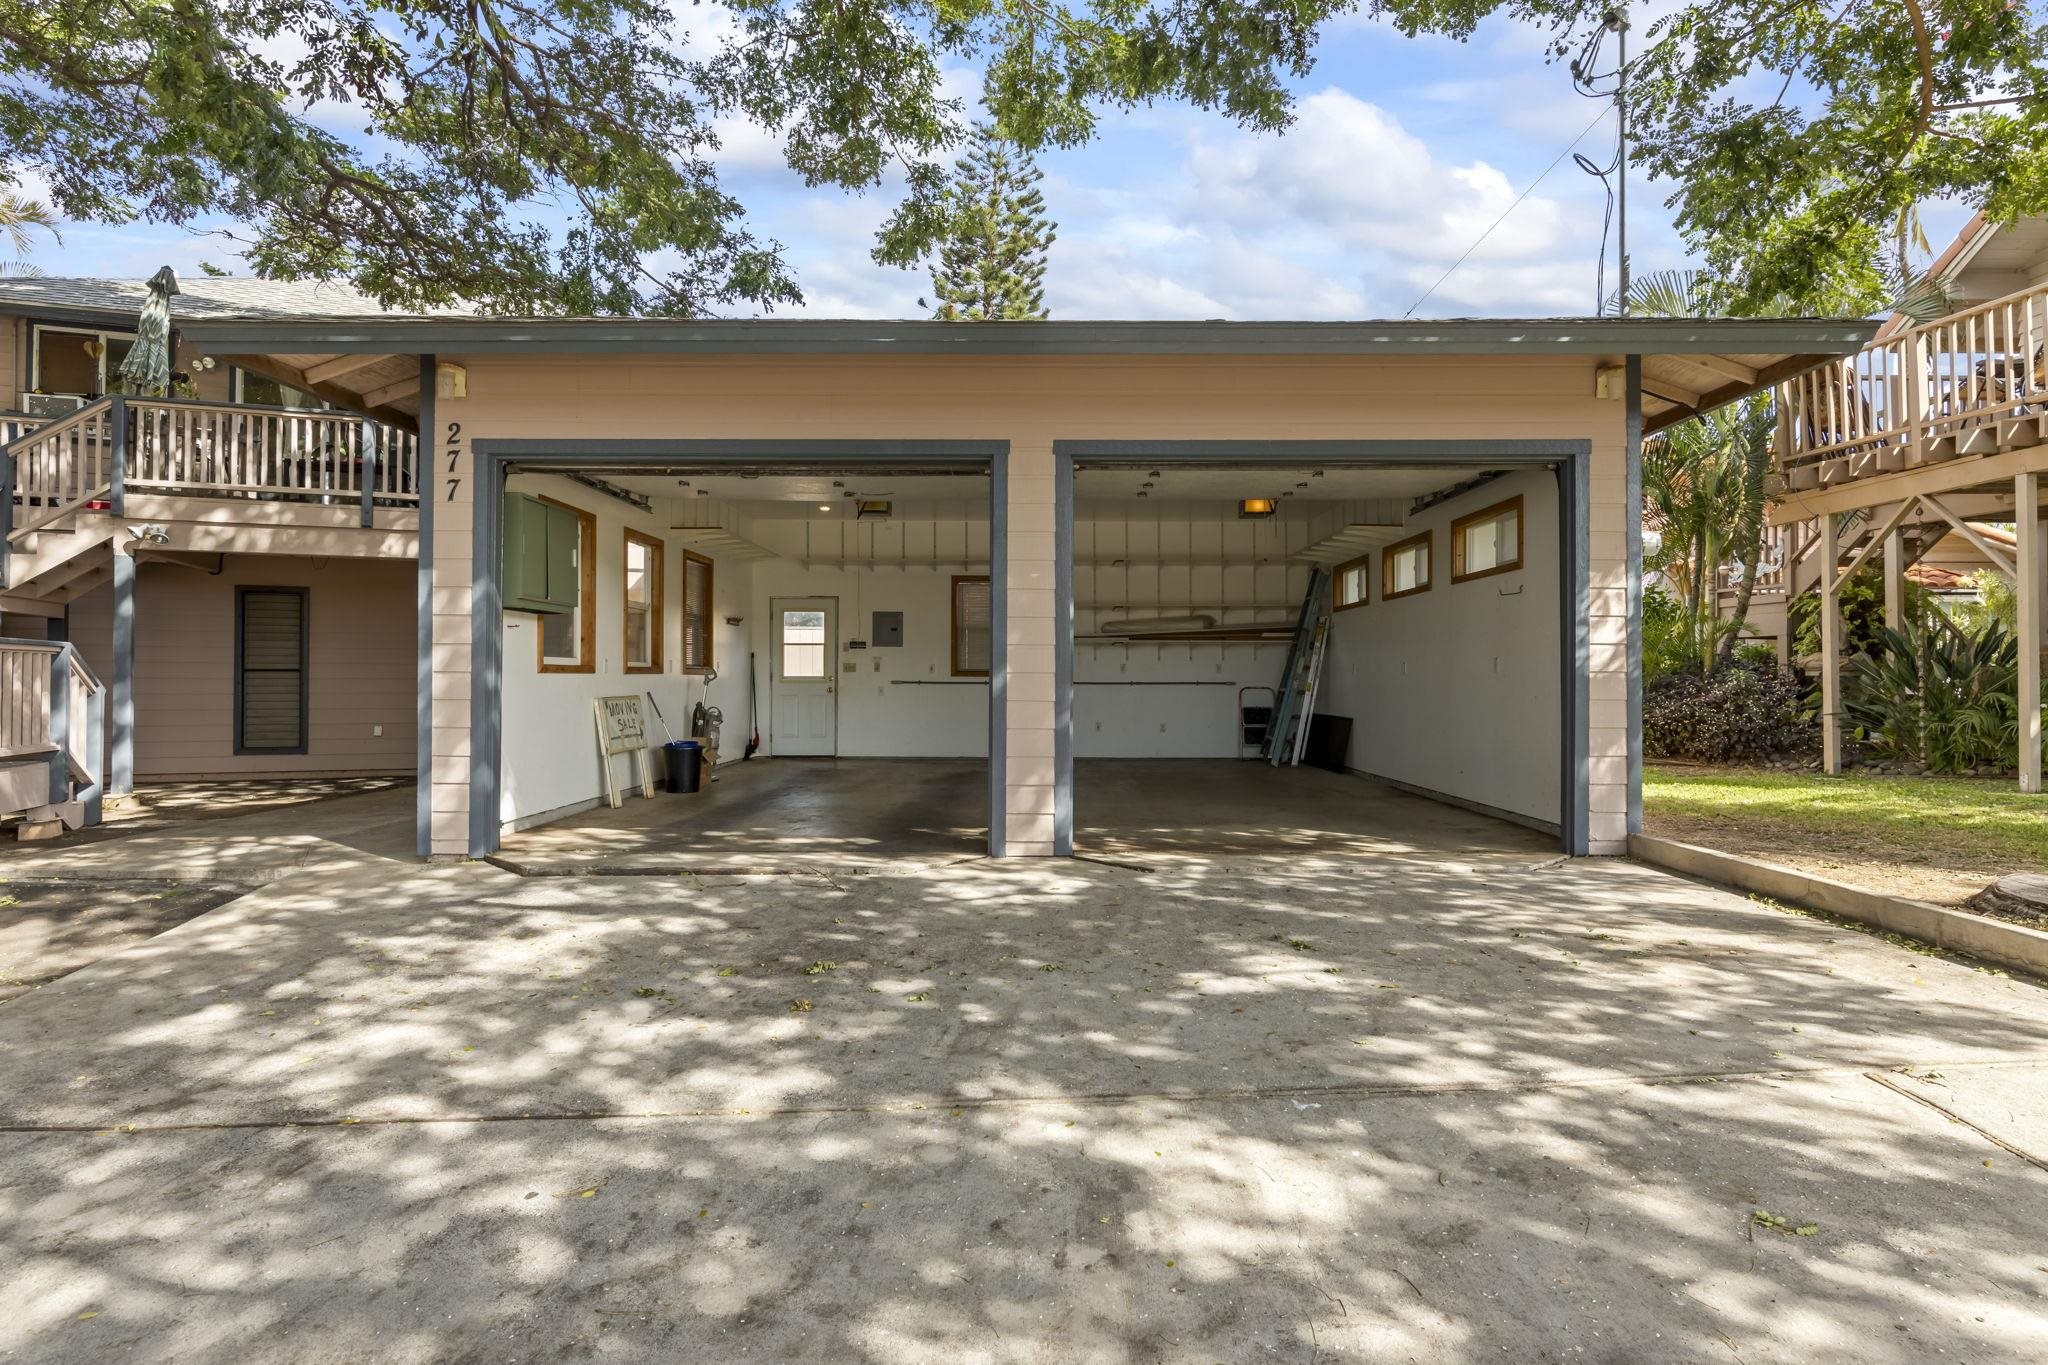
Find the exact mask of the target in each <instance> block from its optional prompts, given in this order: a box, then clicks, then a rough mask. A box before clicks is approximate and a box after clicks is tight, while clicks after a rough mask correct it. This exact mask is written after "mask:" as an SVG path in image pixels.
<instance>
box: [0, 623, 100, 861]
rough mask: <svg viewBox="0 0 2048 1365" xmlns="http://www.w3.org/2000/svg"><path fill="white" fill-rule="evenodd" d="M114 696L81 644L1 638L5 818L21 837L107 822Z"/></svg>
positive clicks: (0, 762)
mask: <svg viewBox="0 0 2048 1365" xmlns="http://www.w3.org/2000/svg"><path fill="white" fill-rule="evenodd" d="M106 696H107V691H106V687H105V686H104V685H103V684H102V683H101V682H100V680H99V678H98V677H96V676H95V675H94V674H93V671H92V670H91V669H90V668H88V667H86V664H85V660H83V659H81V658H80V657H79V655H78V650H77V647H76V646H74V645H70V644H66V643H63V642H61V641H54V640H12V639H4V638H0V818H6V817H11V816H21V817H22V823H21V825H20V827H19V837H21V838H24V839H29V838H46V837H49V836H52V835H55V834H58V833H61V832H62V831H64V830H67V829H77V828H79V827H80V826H83V825H96V824H98V823H99V820H100V793H101V790H102V788H103V787H104V784H105V770H106Z"/></svg>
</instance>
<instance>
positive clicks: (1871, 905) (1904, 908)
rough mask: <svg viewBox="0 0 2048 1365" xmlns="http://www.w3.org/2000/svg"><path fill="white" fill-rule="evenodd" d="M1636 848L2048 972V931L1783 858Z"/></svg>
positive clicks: (1645, 855) (1643, 843)
mask: <svg viewBox="0 0 2048 1365" xmlns="http://www.w3.org/2000/svg"><path fill="white" fill-rule="evenodd" d="M1628 850H1629V853H1630V855H1631V856H1632V857H1634V858H1635V859H1636V860H1637V861H1639V862H1645V863H1652V864H1654V865H1656V866H1658V867H1661V868H1664V869H1666V870H1667V871H1671V872H1682V873H1684V874H1685V875H1687V876H1689V877H1698V878H1700V879H1701V880H1703V881H1710V882H1719V883H1721V884H1722V885H1724V886H1733V887H1737V888H1739V889H1741V890H1744V891H1752V892H1755V893H1756V894H1758V895H1762V896H1769V897H1771V898H1772V899H1774V900H1782V901H1787V902H1790V903H1791V904H1794V905H1803V906H1807V907H1809V908H1811V909H1814V910H1825V911H1826V912H1827V913H1829V914H1831V915H1839V916H1841V917H1842V918H1843V919H1850V920H1855V921H1857V922H1858V923H1860V924H1868V925H1871V926H1873V927H1875V928H1879V929H1886V930H1890V931H1891V932H1892V933H1895V934H1905V935H1907V936H1908V937H1910V938H1917V939H1920V940H1922V941H1923V942H1926V943H1931V944H1933V945H1935V946H1936V947H1938V948H1946V949H1949V950H1950V951H1952V952H1958V953H1967V954H1969V955H1970V956H1971V957H1975V958H1981V959H1982V960H1983V961H1986V962H1995V963H1997V964H1999V965H2000V966H2003V967H2014V968H2017V969H2019V970H2020V971H2023V972H2028V973H2031V974H2033V975H2035V976H2041V977H2048V933H2044V932H2042V931H2041V930H2039V929H2029V928H2027V927H2026V926H2025V925H2023V924H2008V923H2006V922H2005V921H2004V920H1995V919H1988V918H1986V917H1984V916H1982V915H1973V914H1970V913H1969V912H1967V911H1963V910H1949V909H1946V908H1944V907H1942V906H1939V905H1930V904H1928V903H1927V902H1926V901H1916V900H1908V899H1906V898H1905V897H1903V896H1886V895H1883V894H1881V893H1879V892H1876V891H1865V890H1864V889H1863V888H1861V887H1858V886H1850V885H1849V884H1848V883H1846V882H1838V881H1832V880H1830V879H1829V878H1826V877H1816V876H1814V875H1813V874H1812V873H1810V872H1800V871H1798V870H1797V869H1794V868H1789V867H1779V866H1778V865H1776V864H1775V863H1766V862H1759V861H1758V860H1756V859H1755V858H1744V857H1740V856H1738V855H1736V854H1733V853H1721V852H1718V851H1716V850H1714V849H1711V848H1701V847H1699V846H1698V845H1697V844H1682V843H1679V842H1678V841H1677V840H1676V839H1659V838H1657V837H1655V836H1654V835H1649V834H1633V835H1630V836H1629V841H1628Z"/></svg>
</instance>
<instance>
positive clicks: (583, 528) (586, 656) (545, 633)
mask: <svg viewBox="0 0 2048 1365" xmlns="http://www.w3.org/2000/svg"><path fill="white" fill-rule="evenodd" d="M541 501H542V502H545V503H548V504H550V505H551V506H555V507H559V508H561V509H562V510H563V511H565V512H568V513H569V514H570V515H572V516H574V517H575V518H576V528H577V531H576V536H575V539H574V541H573V542H572V543H571V544H570V545H569V546H568V550H569V552H570V553H571V554H572V555H573V556H574V562H573V563H572V564H571V565H570V566H569V567H570V569H571V570H572V572H571V573H570V574H569V575H568V578H569V581H570V582H572V583H574V584H575V585H576V604H575V606H574V607H572V608H571V609H570V610H568V611H556V612H551V613H549V614H547V615H545V616H542V617H541V618H540V671H541V672H543V673H590V672H594V671H595V670H596V667H597V663H596V659H597V602H596V597H597V518H596V517H594V516H592V515H591V514H590V513H588V512H586V511H584V510H583V509H582V508H580V507H571V506H569V505H568V504H567V503H562V502H556V501H555V500H554V499H552V498H542V499H541ZM550 576H551V577H552V575H550Z"/></svg>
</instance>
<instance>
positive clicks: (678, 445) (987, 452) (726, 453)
mask: <svg viewBox="0 0 2048 1365" xmlns="http://www.w3.org/2000/svg"><path fill="white" fill-rule="evenodd" d="M428 429H431V423H429V426H428ZM470 454H471V456H472V458H473V461H474V480H473V481H474V488H473V491H472V498H473V503H472V511H473V514H474V516H475V528H474V537H475V538H474V545H473V548H472V556H473V559H472V565H471V569H472V584H471V588H472V594H473V595H472V597H471V602H470V612H471V622H470V679H471V682H470V687H471V696H472V697H473V698H481V699H485V700H482V701H480V702H477V703H474V704H473V706H472V712H471V716H470V762H469V854H470V856H471V857H472V858H481V857H484V856H485V855H487V854H490V853H494V852H496V851H497V848H498V838H499V829H500V824H501V821H500V817H499V807H500V793H501V792H502V790H503V782H504V772H503V764H504V755H503V737H504V736H503V709H502V688H503V685H504V646H505V633H504V625H503V623H504V611H503V608H502V607H501V605H500V604H501V603H502V601H503V600H504V599H503V595H502V592H501V586H500V581H499V577H500V558H501V549H500V546H501V542H502V539H503V535H504V527H503V525H502V521H503V516H504V503H505V478H506V475H507V473H508V472H509V471H510V470H511V469H512V468H513V467H515V466H519V465H533V466H545V467H547V468H549V469H568V470H575V469H577V468H578V467H585V468H594V469H596V468H601V469H611V470H626V471H631V470H638V469H646V470H649V471H653V470H659V469H661V468H664V467H668V466H675V465H687V466H690V467H694V468H715V469H726V468H729V469H732V470H735V471H737V470H741V469H746V468H748V467H759V466H762V465H773V466H776V467H777V468H787V467H792V466H794V467H810V468H816V469H821V470H822V469H857V468H860V467H861V466H864V465H886V464H905V463H911V464H917V465H921V466H922V465H930V466H934V467H940V468H957V469H958V470H959V471H960V472H962V473H968V472H973V473H985V474H987V476H988V481H989V570H988V571H989V609H990V616H991V620H990V623H989V624H990V635H991V637H992V638H991V640H990V655H989V676H988V696H989V711H988V725H989V758H988V768H989V771H988V779H989V807H988V809H989V819H988V845H989V855H990V856H991V857H997V858H1000V857H1001V856H1002V855H1003V819H1002V814H1003V809H1004V805H1005V802H1004V800H1003V775H1004V771H1003V770H1004V764H1003V743H1002V741H1003V733H1004V730H1003V716H1004V701H1005V698H1006V696H1007V692H1008V677H1009V674H1008V668H1009V648H1008V644H1007V635H1008V630H1007V613H1006V609H1005V598H1006V596H1007V594H1006V592H1005V587H1006V585H1007V583H1008V580H1009V554H1008V545H1007V543H1006V542H1007V531H1008V525H1009V510H1008V509H1009V462H1010V443H1009V442H1008V441H987V440H958V441H950V440H915V441H834V440H792V441H779V440H744V441H712V440H675V441H660V440H655V441H649V440H560V441H556V440H546V439H538V438H533V439H529V438H525V437H517V438H510V437H508V438H493V437H484V438H480V439H478V440H476V441H473V442H472V443H471V445H470ZM430 534H431V532H430V531H428V530H426V528H424V527H423V528H422V535H423V536H426V535H430Z"/></svg>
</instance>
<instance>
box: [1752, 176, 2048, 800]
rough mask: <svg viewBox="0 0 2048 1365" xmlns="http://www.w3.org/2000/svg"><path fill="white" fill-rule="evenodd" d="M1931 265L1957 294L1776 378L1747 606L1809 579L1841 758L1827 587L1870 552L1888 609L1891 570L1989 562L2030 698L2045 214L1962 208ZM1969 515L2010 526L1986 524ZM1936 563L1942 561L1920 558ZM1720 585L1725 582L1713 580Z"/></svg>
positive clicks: (2043, 597)
mask: <svg viewBox="0 0 2048 1365" xmlns="http://www.w3.org/2000/svg"><path fill="white" fill-rule="evenodd" d="M1932 273H1933V274H1934V275H1935V276H1937V277H1938V278H1939V279H1941V280H1942V281H1943V283H1945V284H1946V285H1947V286H1948V288H1949V290H1950V292H1951V293H1952V294H1953V295H1954V296H1955V297H1956V299H1957V300H1958V307H1957V308H1956V309H1955V311H1953V312H1952V313H1950V314H1949V315H1948V316H1946V317H1944V318H1941V319H1939V320H1937V321H1935V322H1933V323H1929V324H1924V325H1920V326H1913V325H1911V323H1910V321H1909V320H1908V319H1905V318H1903V317H1893V318H1891V319H1889V320H1888V321H1887V322H1886V323H1885V324H1884V326H1883V327H1882V328H1881V329H1880V331H1879V332H1878V334H1877V336H1876V337H1874V338H1873V339H1872V341H1871V343H1870V344H1869V345H1868V346H1866V347H1865V348H1864V349H1863V350H1861V351H1859V352H1858V353H1857V354H1855V355H1852V356H1847V357H1845V358H1843V359H1841V360H1839V361H1835V362H1832V363H1830V364H1828V365H1824V366H1821V367H1818V368H1816V369H1814V370H1812V371H1809V372H1808V373H1805V374H1802V375H1799V376H1796V377H1793V378H1790V379H1787V380H1786V381H1784V382H1783V383H1781V384H1780V385H1779V386H1778V389H1777V395H1776V402H1777V411H1778V436H1777V468H1778V475H1779V479H1780V481H1781V483H1782V485H1783V488H1784V494H1783V496H1782V498H1781V499H1780V500H1778V501H1777V502H1775V503H1774V504H1773V506H1772V508H1771V511H1770V521H1771V528H1772V529H1771V541H1770V546H1769V549H1768V552H1767V555H1766V558H1767V561H1768V562H1769V563H1770V564H1772V565H1773V566H1774V567H1773V568H1772V570H1771V571H1770V572H1769V573H1768V574H1763V575H1759V578H1758V584H1757V586H1758V589H1759V590H1760V600H1759V604H1758V606H1757V607H1756V608H1754V609H1753V610H1752V612H1751V618H1752V620H1753V621H1760V622H1769V621H1773V620H1776V621H1782V619H1783V614H1784V606H1785V602H1786V601H1787V600H1788V597H1796V596H1798V595H1799V594H1801V593H1804V592H1809V591H1818V592H1820V593H1821V597H1822V605H1823V610H1822V613H1821V616H1822V625H1823V634H1824V642H1823V648H1822V651H1821V666H1822V716H1823V730H1824V741H1823V743H1824V748H1825V753H1826V764H1827V768H1828V770H1829V771H1830V772H1833V771H1837V770H1839V768H1840V765H1841V724H1840V717H1841V678H1840V674H1841V654H1842V651H1841V648H1840V630H1839V613H1838V611H1837V610H1836V608H1835V593H1836V591H1837V590H1838V589H1839V586H1840V584H1841V582H1842V581H1843V580H1844V578H1845V577H1846V575H1847V573H1848V572H1850V571H1852V570H1854V569H1857V568H1860V567H1861V566H1862V565H1864V564H1865V563H1873V564H1879V565H1882V566H1883V568H1884V575H1885V583H1886V589H1887V593H1886V596H1887V604H1888V608H1889V614H1890V615H1891V616H1892V617H1893V619H1894V620H1896V619H1898V616H1899V609H1900V603H1901V600H1902V597H1903V584H1904V583H1905V582H1906V581H1907V575H1908V573H1909V572H1910V571H1911V570H1912V569H1913V568H1914V567H1915V566H1916V565H1922V564H1925V565H1926V566H1927V576H1929V577H1933V578H1937V579H1939V578H1944V577H1946V576H1947V575H1948V574H1955V573H1959V572H1967V571H1968V570H1969V569H1970V568H1974V567H1981V566H1983V565H1989V566H1990V567H1992V568H1994V569H1996V570H1997V571H1998V572H2000V573H2002V574H2004V575H2005V576H2006V577H2008V578H2010V579H2012V580H2014V582H2015V584H2016V585H2017V587H2018V589H2019V598H2020V655H2021V678H2020V696H2021V698H2022V699H2023V701H2026V700H2027V699H2031V698H2034V697H2038V695H2039V693H2040V683H2041V671H2040V670H2041V661H2042V643H2043V631H2044V618H2048V553H2044V551H2043V546H2042V539H2043V535H2042V524H2041V516H2042V511H2043V507H2044V500H2043V499H2044V494H2043V489H2042V476H2043V473H2044V472H2048V218H2043V217H2036V218H2028V219H2022V220H2021V221H2019V222H2017V223H2015V224H2013V225H2011V226H2010V227H1998V226H1995V225H1993V224H1989V223H1986V222H1985V221H1984V220H1983V218H1982V216H1981V215H1980V216H1979V217H1978V218H1976V219H1973V220H1972V221H1971V223H1970V224H1969V226H1967V227H1966V228H1965V229H1964V230H1963V231H1962V233H1961V234H1959V235H1958V236H1957V238H1956V240H1955V242H1954V243H1952V244H1951V245H1950V246H1949V247H1948V249H1947V250H1945V251H1944V252H1943V253H1942V254H1941V255H1940V256H1939V257H1938V258H1937V259H1936V261H1935V263H1934V265H1933V267H1932ZM1986 522H1998V523H2005V524H2011V525H2015V526H2017V527H2018V534H2017V535H2016V536H2014V537H2010V538H2008V537H2005V536H2000V535H1994V534H1991V533H1990V532H1989V531H1988V529H1987V528H1986V527H1985V526H1984V525H1983V523H1986ZM1937 570H1940V571H1946V573H1945V574H1942V573H1936V572H1935V571H1937ZM1724 600H1725V595H1724ZM2020 785H2021V788H2022V789H2023V790H2026V791H2039V790H2041V739H2040V718H2039V711H2038V707H2037V706H2035V705H2033V704H2032V703H2031V702H2030V701H2028V703H2027V704H2026V705H2023V707H2022V735H2021V742H2020Z"/></svg>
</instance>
